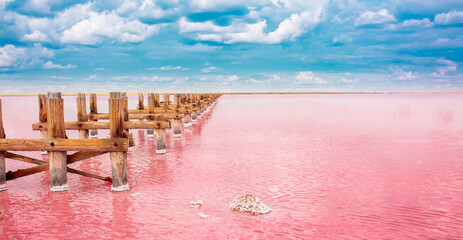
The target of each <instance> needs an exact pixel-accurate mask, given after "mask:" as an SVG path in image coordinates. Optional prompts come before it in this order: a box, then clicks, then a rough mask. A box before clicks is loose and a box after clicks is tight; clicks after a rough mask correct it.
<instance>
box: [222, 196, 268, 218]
mask: <svg viewBox="0 0 463 240" xmlns="http://www.w3.org/2000/svg"><path fill="white" fill-rule="evenodd" d="M230 208H231V209H232V210H234V211H240V212H248V213H250V214H254V215H258V214H266V213H269V212H270V211H272V209H271V208H269V207H267V205H265V204H264V203H263V202H262V201H260V199H259V198H256V197H253V196H252V195H250V194H245V195H243V196H240V197H237V198H235V199H233V201H232V203H231V204H230Z"/></svg>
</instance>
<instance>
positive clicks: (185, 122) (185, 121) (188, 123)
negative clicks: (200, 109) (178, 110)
mask: <svg viewBox="0 0 463 240" xmlns="http://www.w3.org/2000/svg"><path fill="white" fill-rule="evenodd" d="M184 115H185V117H184V119H183V126H184V127H186V128H188V127H191V113H190V112H185V113H184Z"/></svg>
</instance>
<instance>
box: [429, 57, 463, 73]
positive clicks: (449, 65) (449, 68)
mask: <svg viewBox="0 0 463 240" xmlns="http://www.w3.org/2000/svg"><path fill="white" fill-rule="evenodd" d="M437 62H438V63H440V64H443V65H445V66H443V67H438V68H437V69H436V70H437V71H436V72H433V73H432V74H431V76H434V77H444V76H446V75H447V74H448V73H449V72H454V71H456V70H457V67H458V64H457V63H456V62H454V61H451V60H447V59H445V58H439V59H437Z"/></svg>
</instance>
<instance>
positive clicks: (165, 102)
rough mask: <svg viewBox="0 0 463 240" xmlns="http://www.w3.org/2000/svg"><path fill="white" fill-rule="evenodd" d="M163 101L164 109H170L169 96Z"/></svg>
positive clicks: (165, 95) (164, 97)
mask: <svg viewBox="0 0 463 240" xmlns="http://www.w3.org/2000/svg"><path fill="white" fill-rule="evenodd" d="M162 101H163V103H164V109H166V110H167V109H169V94H164V96H163V97H162Z"/></svg>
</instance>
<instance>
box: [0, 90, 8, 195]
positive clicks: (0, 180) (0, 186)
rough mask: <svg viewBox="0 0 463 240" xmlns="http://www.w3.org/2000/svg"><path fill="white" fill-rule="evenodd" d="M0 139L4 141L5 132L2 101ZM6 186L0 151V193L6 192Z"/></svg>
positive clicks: (3, 156) (2, 155) (2, 152)
mask: <svg viewBox="0 0 463 240" xmlns="http://www.w3.org/2000/svg"><path fill="white" fill-rule="evenodd" d="M0 139H5V130H4V128H3V118H2V100H1V99H0ZM7 189H8V187H7V185H6V165H5V151H0V191H5V190H7Z"/></svg>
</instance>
